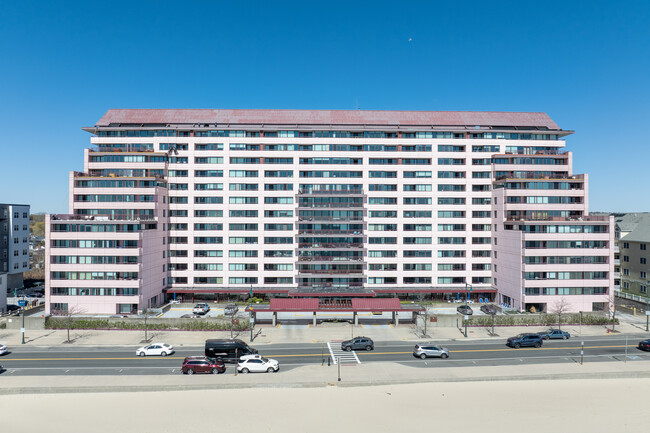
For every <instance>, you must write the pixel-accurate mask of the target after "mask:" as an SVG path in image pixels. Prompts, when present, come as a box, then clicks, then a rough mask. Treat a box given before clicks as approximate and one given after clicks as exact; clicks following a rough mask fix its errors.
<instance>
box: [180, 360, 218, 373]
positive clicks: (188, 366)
mask: <svg viewBox="0 0 650 433" xmlns="http://www.w3.org/2000/svg"><path fill="white" fill-rule="evenodd" d="M181 371H182V372H183V374H194V373H212V374H219V373H223V372H224V371H226V364H224V363H223V361H219V360H216V359H214V358H208V357H207V356H188V357H187V358H185V359H184V360H183V367H182V368H181Z"/></svg>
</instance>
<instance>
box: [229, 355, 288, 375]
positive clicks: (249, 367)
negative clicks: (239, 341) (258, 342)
mask: <svg viewBox="0 0 650 433" xmlns="http://www.w3.org/2000/svg"><path fill="white" fill-rule="evenodd" d="M279 369H280V363H279V362H278V361H276V360H275V359H269V358H264V357H263V356H260V355H246V356H242V357H241V358H240V359H239V363H238V364H237V371H238V372H240V373H244V374H246V373H251V372H252V373H264V372H266V373H275V372H276V371H278V370H279Z"/></svg>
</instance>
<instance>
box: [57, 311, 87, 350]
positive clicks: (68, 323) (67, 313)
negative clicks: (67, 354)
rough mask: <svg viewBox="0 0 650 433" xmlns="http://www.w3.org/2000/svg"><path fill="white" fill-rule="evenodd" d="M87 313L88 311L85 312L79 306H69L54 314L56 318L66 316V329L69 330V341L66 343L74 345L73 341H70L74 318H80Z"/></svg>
mask: <svg viewBox="0 0 650 433" xmlns="http://www.w3.org/2000/svg"><path fill="white" fill-rule="evenodd" d="M85 312H86V310H84V309H83V308H81V307H80V306H78V305H72V306H70V305H68V308H67V309H65V310H56V311H54V312H53V313H52V314H53V315H54V316H65V318H66V327H67V329H68V339H67V340H66V343H72V340H70V328H71V327H72V317H73V316H78V315H80V314H83V313H85Z"/></svg>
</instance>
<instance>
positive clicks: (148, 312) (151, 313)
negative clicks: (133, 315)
mask: <svg viewBox="0 0 650 433" xmlns="http://www.w3.org/2000/svg"><path fill="white" fill-rule="evenodd" d="M142 314H143V315H144V342H145V343H148V342H149V335H148V334H147V331H148V330H149V328H148V326H147V317H149V316H155V315H156V312H155V311H153V310H152V309H151V308H144V309H143V310H142Z"/></svg>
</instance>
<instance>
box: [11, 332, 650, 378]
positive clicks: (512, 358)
mask: <svg viewBox="0 0 650 433" xmlns="http://www.w3.org/2000/svg"><path fill="white" fill-rule="evenodd" d="M640 339H641V337H639V338H635V337H631V338H629V339H628V342H627V344H628V346H627V355H628V357H627V360H628V361H630V362H633V361H635V360H641V359H644V360H648V359H650V352H642V351H639V350H638V349H637V348H636V345H637V343H638V341H639V340H640ZM580 341H584V343H585V346H584V360H585V362H598V361H611V360H618V361H620V360H625V354H626V339H625V337H620V336H618V337H614V336H612V337H609V336H605V337H590V338H583V339H582V340H580ZM580 341H579V340H578V339H571V340H567V341H561V340H559V341H547V342H545V343H544V346H543V347H542V348H540V349H535V348H522V349H511V348H509V347H506V346H505V344H504V341H493V340H487V341H472V342H463V341H454V342H449V343H444V344H443V346H445V347H447V348H448V349H449V350H450V357H449V359H446V360H442V359H435V358H430V359H427V360H420V359H417V358H414V357H413V355H412V351H413V347H414V343H413V342H405V341H393V342H378V343H376V346H375V350H374V351H370V352H366V351H356V355H357V357H358V359H359V362H360V363H369V362H395V363H399V364H402V365H404V366H409V367H413V368H444V367H474V366H507V365H521V364H524V363H526V364H544V363H575V362H579V361H580V349H581V346H580ZM253 346H254V345H253ZM331 346H332V347H333V348H334V349H336V348H337V346H338V345H337V344H336V343H335V342H333V343H331ZM135 349H136V348H135V347H117V346H115V347H63V346H55V347H50V348H39V347H15V348H11V352H10V353H8V354H6V355H4V356H2V357H0V365H2V366H3V367H4V372H3V373H2V374H3V375H16V376H39V375H165V374H179V373H180V366H181V363H182V360H183V358H184V357H186V356H190V355H202V352H203V348H202V347H180V348H177V351H176V353H174V354H173V355H171V356H167V357H144V358H143V357H137V356H135ZM258 349H259V351H260V353H261V354H263V355H264V356H267V357H269V358H275V359H278V360H279V361H280V365H281V371H280V374H281V372H282V371H284V370H288V369H292V368H296V367H299V366H303V365H308V364H314V363H322V362H325V363H326V362H327V361H328V357H329V355H330V351H329V349H328V347H327V345H323V344H317V343H314V344H269V345H263V346H259V347H258ZM228 371H233V366H232V365H228Z"/></svg>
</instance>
